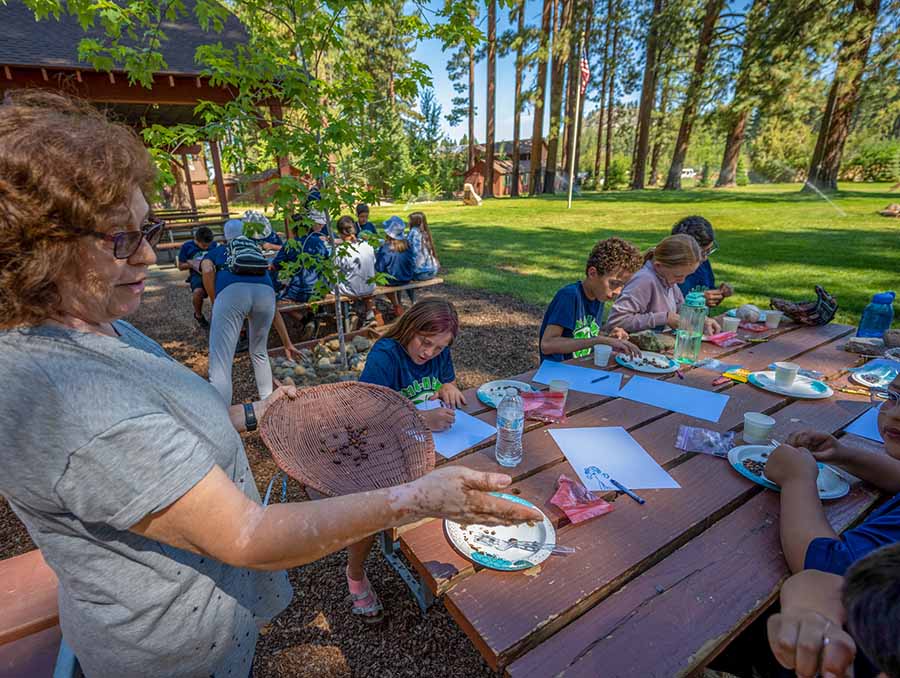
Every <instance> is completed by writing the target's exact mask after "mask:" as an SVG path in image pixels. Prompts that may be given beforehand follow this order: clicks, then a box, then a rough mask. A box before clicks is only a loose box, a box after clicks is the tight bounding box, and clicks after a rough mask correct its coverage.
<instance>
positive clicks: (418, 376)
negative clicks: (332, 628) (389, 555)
mask: <svg viewBox="0 0 900 678" xmlns="http://www.w3.org/2000/svg"><path fill="white" fill-rule="evenodd" d="M458 332H459V318H458V317H457V315H456V310H455V309H454V308H453V304H451V303H450V302H449V301H444V300H443V299H426V300H424V301H420V302H419V303H417V304H414V305H413V306H412V308H410V309H409V311H407V313H406V314H405V315H404V316H403V317H402V318H401V319H400V320H399V321H398V322H397V323H395V324H394V326H393V327H392V328H391V329H390V330H388V331H387V333H386V334H385V335H384V337H382V338H381V339H379V340H378V341H376V342H375V345H374V346H373V347H372V350H371V351H369V355H368V357H367V358H366V366H365V368H364V369H363V372H362V375H360V378H359V380H360V381H361V382H365V383H369V384H378V385H380V386H385V387H387V388H390V389H393V390H394V391H399V392H400V393H402V394H403V395H404V396H406V397H407V398H409V399H410V400H411V401H412V402H414V403H421V402H425V401H426V400H432V399H435V398H439V399H440V400H441V401H442V402H443V403H444V405H446V407H439V408H436V409H433V410H425V411H421V412H419V416H421V417H422V420H423V421H424V422H425V425H426V426H427V427H428V428H429V429H430V430H432V431H444V430H446V429H447V428H449V427H450V426H452V425H453V422H454V421H455V418H456V415H455V411H454V409H453V408H455V407H460V406H462V405H465V404H466V399H465V397H464V396H463V394H462V392H460V390H459V388H457V386H456V374H455V372H454V370H453V360H452V359H451V358H450V346H451V344H452V343H453V340H454V339H455V338H456V335H457V333H458ZM373 540H374V537H368V538H366V539H364V540H363V541H361V542H358V543H356V544H354V545H353V546H351V547H349V548H348V549H347V586H348V588H349V589H350V594H351V596H352V598H353V608H352V611H353V614H354V615H357V616H359V617H360V618H361V619H362V620H363V621H364V622H367V623H374V622H378V621H381V619H382V616H383V608H382V605H381V602H380V601H379V600H378V596H377V595H376V594H375V591H374V590H373V589H372V585H371V584H370V583H369V580H368V579H367V578H366V573H365V569H364V564H365V561H366V556H367V555H368V554H369V551H370V549H371V548H372V542H373Z"/></svg>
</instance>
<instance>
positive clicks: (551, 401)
mask: <svg viewBox="0 0 900 678" xmlns="http://www.w3.org/2000/svg"><path fill="white" fill-rule="evenodd" d="M519 396H520V397H521V398H522V405H523V407H524V409H525V418H526V419H534V420H535V421H543V422H545V423H547V424H562V423H563V422H565V420H566V394H565V393H559V392H555V391H554V392H550V391H522V392H521V393H519Z"/></svg>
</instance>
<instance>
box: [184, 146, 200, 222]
mask: <svg viewBox="0 0 900 678" xmlns="http://www.w3.org/2000/svg"><path fill="white" fill-rule="evenodd" d="M181 162H182V166H183V169H184V178H185V181H186V182H187V190H188V199H190V201H191V209H192V210H193V211H194V212H196V211H197V200H196V198H194V182H193V180H192V179H191V164H190V161H189V160H188V157H187V153H182V154H181Z"/></svg>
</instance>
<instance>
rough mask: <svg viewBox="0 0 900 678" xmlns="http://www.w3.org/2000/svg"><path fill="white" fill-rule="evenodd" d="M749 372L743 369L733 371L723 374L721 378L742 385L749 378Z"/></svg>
mask: <svg viewBox="0 0 900 678" xmlns="http://www.w3.org/2000/svg"><path fill="white" fill-rule="evenodd" d="M750 374H751V372H750V370H745V369H744V368H743V367H742V368H740V369H737V370H733V371H731V372H725V373H724V374H723V375H722V376H723V377H725V378H727V379H731V380H732V381H738V382H740V383H742V384H746V383H747V379H748V377H749V376H750Z"/></svg>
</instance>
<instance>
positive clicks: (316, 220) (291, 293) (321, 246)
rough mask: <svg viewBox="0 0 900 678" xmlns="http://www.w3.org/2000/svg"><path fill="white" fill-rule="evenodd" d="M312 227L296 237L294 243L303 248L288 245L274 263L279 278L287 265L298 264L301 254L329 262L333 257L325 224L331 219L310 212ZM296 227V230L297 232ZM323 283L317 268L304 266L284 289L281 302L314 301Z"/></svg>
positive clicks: (317, 212) (322, 214) (295, 273)
mask: <svg viewBox="0 0 900 678" xmlns="http://www.w3.org/2000/svg"><path fill="white" fill-rule="evenodd" d="M307 217H308V219H309V221H310V222H311V223H310V226H309V230H308V231H307V233H306V234H305V235H303V236H302V237H301V236H294V238H293V239H294V240H295V241H296V242H297V243H299V246H294V247H291V246H288V245H285V246H284V247H282V248H281V251H279V252H278V254H276V255H275V259H274V260H273V261H272V269H273V270H274V271H275V273H276V275H277V274H278V272H279V271H280V270H281V269H282V267H283V266H284V265H285V264H287V263H293V262H295V261H297V259H298V258H299V257H300V254H301V253H303V254H307V255H310V256H312V257H315V258H316V259H327V258H328V257H330V256H331V248H330V247H329V245H328V241H327V240H326V236H325V234H324V232H323V231H324V228H325V223H326V221H327V218H326V217H325V213H324V212H320V211H318V210H309V211H308V213H307ZM296 228H297V227H296V226H295V230H296ZM318 282H319V271H318V270H317V269H316V268H314V267H302V268H299V269H297V270H296V271H295V272H294V274H293V275H292V276H291V279H290V280H289V281H288V282H287V283H286V284H285V285H284V286H283V287H282V289H281V291H280V292H279V294H278V298H279V299H287V300H290V301H296V302H299V303H303V302H306V301H309V300H310V299H312V298H313V296H314V295H315V292H316V285H317V283H318Z"/></svg>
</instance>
